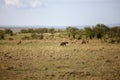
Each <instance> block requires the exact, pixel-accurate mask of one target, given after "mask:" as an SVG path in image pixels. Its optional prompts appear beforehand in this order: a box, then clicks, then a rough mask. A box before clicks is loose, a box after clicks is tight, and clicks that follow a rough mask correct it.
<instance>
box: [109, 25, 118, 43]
mask: <svg viewBox="0 0 120 80" xmlns="http://www.w3.org/2000/svg"><path fill="white" fill-rule="evenodd" d="M107 35H108V39H109V42H110V43H115V42H117V43H120V27H118V26H116V27H112V28H110V30H109V32H108V33H107Z"/></svg>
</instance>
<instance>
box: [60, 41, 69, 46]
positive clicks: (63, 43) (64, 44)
mask: <svg viewBox="0 0 120 80" xmlns="http://www.w3.org/2000/svg"><path fill="white" fill-rule="evenodd" d="M67 44H68V42H61V43H60V46H66V45H67Z"/></svg>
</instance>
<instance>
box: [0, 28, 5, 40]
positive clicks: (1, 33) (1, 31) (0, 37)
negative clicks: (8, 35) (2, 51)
mask: <svg viewBox="0 0 120 80" xmlns="http://www.w3.org/2000/svg"><path fill="white" fill-rule="evenodd" d="M4 38H5V35H4V31H3V30H0V40H2V39H4Z"/></svg>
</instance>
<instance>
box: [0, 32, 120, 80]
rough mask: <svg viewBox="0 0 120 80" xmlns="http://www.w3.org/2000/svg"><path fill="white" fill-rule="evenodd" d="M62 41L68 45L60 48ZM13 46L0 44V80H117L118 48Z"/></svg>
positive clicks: (51, 42) (92, 43)
mask: <svg viewBox="0 0 120 80" xmlns="http://www.w3.org/2000/svg"><path fill="white" fill-rule="evenodd" d="M21 36H22V34H18V35H16V36H15V38H19V37H21ZM13 37H14V36H13ZM62 41H68V44H67V45H66V46H60V43H61V42H62ZM17 42H19V39H15V40H0V80H120V44H110V43H103V42H101V40H98V39H93V40H89V42H88V43H86V44H81V42H82V40H69V39H67V38H55V39H43V40H22V41H21V44H19V45H17Z"/></svg>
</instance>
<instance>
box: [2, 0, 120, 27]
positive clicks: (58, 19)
mask: <svg viewBox="0 0 120 80" xmlns="http://www.w3.org/2000/svg"><path fill="white" fill-rule="evenodd" d="M97 23H103V24H114V23H120V0H0V25H31V26H33V25H50V26H56V25H57V26H63V25H64V26H69V25H72V26H73V25H95V24H97Z"/></svg>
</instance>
